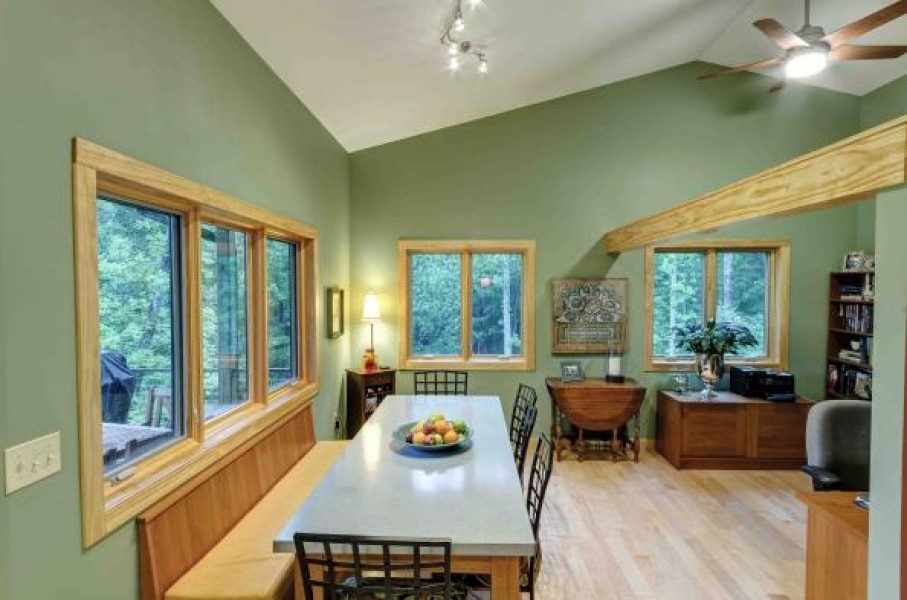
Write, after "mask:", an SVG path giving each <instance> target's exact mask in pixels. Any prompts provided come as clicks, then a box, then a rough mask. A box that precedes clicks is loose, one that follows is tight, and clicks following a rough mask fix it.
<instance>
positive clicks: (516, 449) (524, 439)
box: [510, 383, 538, 482]
mask: <svg viewBox="0 0 907 600" xmlns="http://www.w3.org/2000/svg"><path fill="white" fill-rule="evenodd" d="M537 401H538V394H537V393H536V391H535V389H534V388H532V387H530V386H528V385H525V384H522V383H521V384H520V387H519V388H517V393H516V400H514V403H513V412H512V413H511V414H510V447H511V449H512V450H513V461H514V463H516V468H517V472H518V473H519V474H520V481H521V482H522V481H523V469H524V467H525V465H526V450H527V449H528V447H529V439H530V438H531V437H532V428H533V427H535V419H536V417H537V415H538V410H537V409H536V406H535V405H536V402H537ZM529 412H532V413H533V414H532V415H531V418H530V417H529V415H528V413H529Z"/></svg>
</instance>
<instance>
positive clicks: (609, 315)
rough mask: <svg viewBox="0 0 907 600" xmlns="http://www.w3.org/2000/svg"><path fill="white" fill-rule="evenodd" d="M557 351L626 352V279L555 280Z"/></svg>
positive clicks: (553, 348) (553, 344)
mask: <svg viewBox="0 0 907 600" xmlns="http://www.w3.org/2000/svg"><path fill="white" fill-rule="evenodd" d="M551 285H552V292H553V296H552V300H553V302H552V304H553V311H554V315H553V316H554V324H553V330H552V335H551V351H552V353H554V354H604V353H607V352H611V353H616V354H622V353H623V352H624V351H625V349H626V330H627V280H626V279H554V280H552V282H551Z"/></svg>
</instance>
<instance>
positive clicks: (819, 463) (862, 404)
mask: <svg viewBox="0 0 907 600" xmlns="http://www.w3.org/2000/svg"><path fill="white" fill-rule="evenodd" d="M871 429H872V403H871V402H868V401H866V400H825V401H824V402H818V403H816V404H815V405H814V406H813V407H812V408H811V409H809V415H808V416H807V418H806V458H807V462H808V463H809V464H810V465H812V466H816V467H821V468H822V469H826V470H828V471H831V472H832V473H834V474H835V475H837V476H838V477H840V478H841V486H840V489H841V490H853V491H861V490H868V489H869V452H870V439H871V437H870V432H871Z"/></svg>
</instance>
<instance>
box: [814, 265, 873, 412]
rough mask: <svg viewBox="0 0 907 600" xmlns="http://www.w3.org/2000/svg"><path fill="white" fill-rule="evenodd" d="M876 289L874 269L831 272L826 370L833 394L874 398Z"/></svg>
mask: <svg viewBox="0 0 907 600" xmlns="http://www.w3.org/2000/svg"><path fill="white" fill-rule="evenodd" d="M874 293H875V273H874V272H873V271H838V272H834V273H831V274H830V276H829V280H828V344H827V348H826V351H827V355H826V370H825V373H826V374H825V391H826V395H827V396H828V397H829V398H860V399H863V400H870V399H871V398H872V350H873V348H872V347H873V321H874V318H875V304H874Z"/></svg>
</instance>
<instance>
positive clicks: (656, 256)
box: [646, 240, 790, 371]
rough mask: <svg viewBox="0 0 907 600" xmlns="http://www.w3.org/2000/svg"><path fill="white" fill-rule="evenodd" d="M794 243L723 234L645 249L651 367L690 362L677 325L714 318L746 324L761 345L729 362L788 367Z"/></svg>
mask: <svg viewBox="0 0 907 600" xmlns="http://www.w3.org/2000/svg"><path fill="white" fill-rule="evenodd" d="M789 271H790V247H789V246H788V244H787V242H783V241H774V240H719V241H714V242H713V241H708V242H691V243H689V244H683V245H667V246H649V247H648V248H647V250H646V298H647V301H646V313H647V314H646V369H647V370H651V371H658V370H677V369H689V368H690V366H691V364H692V358H693V357H692V356H690V355H689V353H685V352H683V351H681V350H680V349H679V348H678V347H677V346H676V341H675V337H674V331H675V329H676V328H677V327H681V326H686V325H688V324H689V323H690V322H697V323H701V322H704V321H705V320H707V319H711V318H715V319H716V320H717V321H719V322H720V321H729V322H732V323H736V324H739V325H744V326H746V327H747V328H748V329H749V330H750V331H751V332H752V333H753V335H754V336H755V338H756V341H757V344H756V345H755V346H753V347H749V348H745V349H743V350H742V351H741V352H740V354H737V355H729V356H727V357H725V358H726V360H727V362H729V363H731V364H751V365H758V366H768V367H776V368H784V367H786V366H787V331H788V322H787V319H788V314H787V313H788V297H787V294H788V291H787V290H788V284H789Z"/></svg>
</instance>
